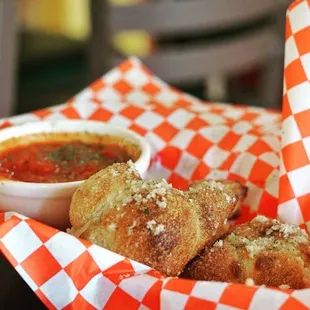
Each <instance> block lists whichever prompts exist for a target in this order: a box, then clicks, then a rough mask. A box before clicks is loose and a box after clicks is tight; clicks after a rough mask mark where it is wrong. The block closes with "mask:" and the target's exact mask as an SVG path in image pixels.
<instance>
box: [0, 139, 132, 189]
mask: <svg viewBox="0 0 310 310" xmlns="http://www.w3.org/2000/svg"><path fill="white" fill-rule="evenodd" d="M130 159H132V158H131V157H130V156H129V154H128V152H127V151H126V150H125V149H123V148H122V147H120V146H119V145H117V144H109V145H103V144H98V143H97V144H96V143H93V144H92V143H89V144H87V143H82V142H79V141H76V142H70V143H68V142H64V143H60V142H51V143H49V142H44V143H43V142H42V143H33V144H30V145H27V146H18V147H16V148H12V149H9V150H7V151H5V152H3V153H2V154H0V176H2V177H5V178H10V179H13V180H19V181H24V182H36V183H58V182H70V181H79V180H85V179H87V178H89V177H90V176H91V175H92V174H94V173H96V172H98V171H99V170H101V169H103V168H105V167H107V166H109V165H111V164H113V163H115V162H126V161H128V160H130Z"/></svg>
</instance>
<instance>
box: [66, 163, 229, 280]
mask: <svg viewBox="0 0 310 310" xmlns="http://www.w3.org/2000/svg"><path fill="white" fill-rule="evenodd" d="M209 196H210V199H213V200H214V201H216V202H217V203H218V208H215V205H214V203H213V204H212V203H211V204H208V203H207V202H205V203H203V204H201V203H199V201H198V202H197V201H196V199H193V200H190V199H189V198H188V197H187V195H185V194H184V193H183V192H182V191H179V190H177V189H174V188H172V186H171V185H170V184H168V183H167V182H166V181H164V180H163V181H160V182H159V181H142V180H141V178H140V176H139V174H138V173H137V171H136V170H135V168H134V166H133V164H130V163H128V164H114V165H112V166H109V167H107V168H106V169H104V170H101V171H100V172H98V173H97V174H95V175H94V176H92V177H90V178H89V179H88V180H87V181H86V182H84V183H83V184H82V185H81V187H80V188H79V189H78V190H77V191H76V192H75V194H74V195H73V199H72V203H71V206H70V221H71V224H72V229H71V230H70V233H72V234H73V235H75V236H78V237H81V238H84V239H87V240H90V241H91V242H93V243H95V244H97V245H100V246H102V247H104V248H106V249H108V250H111V251H113V252H116V253H118V254H121V255H124V256H126V257H128V258H131V259H134V260H136V261H138V262H141V263H144V264H146V265H148V266H150V267H152V268H154V269H156V270H158V271H160V272H162V273H163V274H165V275H168V276H177V275H179V274H180V273H181V272H182V270H183V269H184V267H185V266H186V264H187V263H188V262H189V261H190V260H191V259H193V258H194V257H195V256H196V255H197V254H198V253H199V252H200V251H201V250H202V249H203V248H204V247H205V246H206V245H207V244H210V243H211V244H212V243H213V241H214V238H215V237H216V236H218V235H219V233H220V231H221V230H222V229H223V228H222V226H223V223H224V222H225V220H227V217H228V215H229V214H230V213H231V212H232V210H233V208H234V207H235V204H234V202H233V201H231V202H230V203H228V202H227V199H226V197H225V195H224V194H223V193H222V192H220V191H213V192H211V193H210V195H209Z"/></svg>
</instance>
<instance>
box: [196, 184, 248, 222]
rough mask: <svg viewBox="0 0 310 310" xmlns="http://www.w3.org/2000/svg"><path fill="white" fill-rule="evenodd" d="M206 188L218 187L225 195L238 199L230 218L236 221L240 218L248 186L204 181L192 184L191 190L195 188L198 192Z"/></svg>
mask: <svg viewBox="0 0 310 310" xmlns="http://www.w3.org/2000/svg"><path fill="white" fill-rule="evenodd" d="M206 187H207V188H210V187H213V188H214V187H218V188H219V189H221V190H223V191H224V193H226V194H228V195H234V196H235V197H237V201H236V204H235V208H234V209H233V211H232V213H231V215H230V216H229V218H230V219H235V218H237V217H238V216H239V214H240V208H241V206H242V204H243V201H244V199H245V198H246V196H247V193H248V188H247V187H246V186H244V185H242V184H241V183H240V182H239V181H235V180H203V181H195V182H193V183H192V184H191V188H195V189H197V190H198V189H199V188H200V189H201V188H206Z"/></svg>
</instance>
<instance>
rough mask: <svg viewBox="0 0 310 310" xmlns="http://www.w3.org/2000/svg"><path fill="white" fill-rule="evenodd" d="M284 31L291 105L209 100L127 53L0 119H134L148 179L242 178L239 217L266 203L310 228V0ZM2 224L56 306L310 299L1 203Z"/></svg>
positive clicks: (23, 267)
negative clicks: (133, 256) (64, 92)
mask: <svg viewBox="0 0 310 310" xmlns="http://www.w3.org/2000/svg"><path fill="white" fill-rule="evenodd" d="M286 33H287V34H286V36H287V37H286V59H285V76H284V96H283V113H282V114H283V115H281V114H280V113H278V112H277V111H271V110H266V109H260V108H253V107H244V106H238V105H226V104H219V103H207V104H205V103H202V102H200V101H199V100H198V99H196V98H194V97H192V96H190V95H188V94H184V93H182V92H180V91H178V90H177V89H174V88H172V87H171V86H169V85H167V84H166V83H164V82H163V81H161V80H160V79H159V78H157V77H156V76H154V75H153V74H152V73H151V72H150V71H149V70H148V69H147V68H145V67H144V66H143V65H142V64H141V62H140V61H139V60H137V59H135V58H130V59H128V60H127V61H125V62H124V63H122V64H121V65H119V66H118V67H116V68H115V69H113V70H112V71H110V72H109V73H107V74H106V75H104V76H103V77H102V78H100V79H98V80H97V81H95V82H94V83H93V84H91V85H90V86H89V87H87V88H86V89H84V90H83V91H82V92H80V93H79V94H77V95H76V96H75V97H73V98H72V99H70V100H69V101H68V102H67V103H65V104H63V105H60V106H56V107H52V108H47V109H43V110H39V111H35V112H32V113H29V114H25V115H21V116H15V117H12V118H9V119H6V120H2V122H1V124H0V126H1V128H5V127H7V126H12V125H13V126H14V125H17V124H21V123H25V122H29V121H38V120H52V119H55V120H56V119H57V120H58V119H91V120H99V121H103V122H107V123H111V124H116V125H119V126H122V127H124V128H130V129H132V130H134V131H136V132H137V133H139V134H140V135H142V136H144V137H145V139H147V140H148V141H149V142H150V144H151V146H152V151H153V153H152V162H151V166H150V168H149V171H148V174H147V178H152V179H159V178H160V179H161V178H166V179H167V180H169V182H171V183H172V184H173V185H174V186H176V187H178V188H181V189H182V188H186V187H187V185H188V182H189V181H190V180H199V179H203V178H228V179H238V180H240V181H242V182H243V183H244V184H246V185H247V186H248V187H249V195H248V197H247V198H246V201H245V204H244V206H243V207H242V216H241V217H240V219H238V220H237V223H239V222H244V221H246V220H250V219H252V218H253V217H254V216H255V215H256V214H257V213H259V214H264V215H266V216H269V217H273V218H276V217H278V218H280V219H282V220H285V221H289V222H292V223H295V224H298V225H301V226H303V227H307V221H309V220H310V207H309V206H310V204H309V203H308V202H309V200H310V180H309V178H310V177H309V176H310V173H309V169H310V165H309V158H310V142H309V141H310V140H309V139H310V125H308V123H309V122H307V115H308V114H309V117H310V105H309V98H310V84H309V80H310V1H296V2H294V3H293V4H292V5H291V6H290V7H289V9H288V12H287V31H286ZM308 105H309V107H308ZM308 197H309V198H308ZM0 223H1V224H0V250H1V251H2V253H3V255H4V256H5V257H6V258H7V259H8V260H9V261H10V263H11V264H12V265H13V266H14V268H15V269H16V270H17V272H18V273H19V274H20V275H21V277H22V278H23V279H24V280H25V281H26V282H27V283H28V285H29V286H30V287H31V289H32V290H33V291H34V292H35V293H36V294H37V296H38V297H39V298H40V299H41V300H42V302H43V303H44V304H45V305H46V306H47V307H48V308H49V309H103V308H104V309H123V308H124V307H125V306H124V305H126V309H309V308H310V289H305V290H291V289H286V290H284V289H278V288H268V287H263V286H261V287H256V286H251V287H249V286H246V285H240V284H230V283H218V282H202V281H191V280H184V279H178V278H164V277H162V275H160V274H159V273H158V272H156V271H155V270H152V269H151V268H149V267H147V266H144V265H142V264H140V263H137V262H135V261H132V260H130V259H128V258H125V257H122V256H120V255H118V254H115V253H112V252H110V251H108V250H105V249H103V248H101V247H98V246H96V245H93V244H91V243H89V242H87V241H85V240H81V239H78V238H75V237H73V236H71V235H68V234H66V233H64V232H61V231H58V230H56V229H54V228H51V227H48V226H46V225H44V224H42V223H39V222H36V221H35V220H33V219H29V218H26V217H24V216H22V215H20V214H16V213H14V212H7V213H3V214H1V215H0Z"/></svg>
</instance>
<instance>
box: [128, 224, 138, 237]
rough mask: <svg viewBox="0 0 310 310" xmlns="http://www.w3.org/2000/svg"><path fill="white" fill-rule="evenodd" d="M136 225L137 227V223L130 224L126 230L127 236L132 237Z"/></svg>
mask: <svg viewBox="0 0 310 310" xmlns="http://www.w3.org/2000/svg"><path fill="white" fill-rule="evenodd" d="M136 225H137V222H136V221H133V222H132V224H131V225H130V226H129V227H128V229H127V233H128V235H132V232H133V229H134V228H135V227H136Z"/></svg>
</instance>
